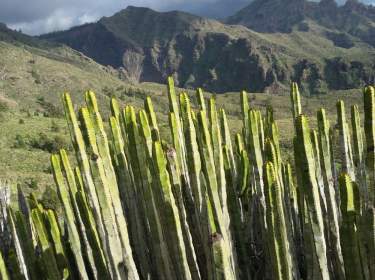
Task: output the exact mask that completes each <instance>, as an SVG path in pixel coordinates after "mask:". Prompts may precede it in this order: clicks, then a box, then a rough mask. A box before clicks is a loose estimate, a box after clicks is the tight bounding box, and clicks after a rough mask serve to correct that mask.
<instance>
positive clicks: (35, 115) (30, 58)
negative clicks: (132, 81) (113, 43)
mask: <svg viewBox="0 0 375 280" xmlns="http://www.w3.org/2000/svg"><path fill="white" fill-rule="evenodd" d="M224 28H228V29H230V28H231V27H224ZM236 30H238V29H236ZM241 32H242V31H241ZM243 32H248V31H245V30H244V31H243ZM267 36H268V35H267ZM267 36H265V35H264V37H265V38H264V39H265V40H268V39H269V38H267ZM269 36H273V37H272V40H275V38H276V37H278V36H279V35H269ZM300 36H301V37H302V39H306V37H304V36H303V34H302V35H300ZM278 40H279V41H280V42H282V41H283V38H281V37H280V38H278ZM286 44H287V43H286ZM0 57H1V59H0V101H1V102H2V103H6V104H7V105H8V107H9V110H8V111H7V112H5V113H4V112H3V113H1V116H0V159H1V160H0V180H1V179H8V180H10V181H12V182H14V183H18V184H21V186H22V187H23V188H24V189H25V190H26V191H27V192H28V191H31V188H30V186H29V185H30V182H31V181H32V180H34V181H36V182H37V183H38V186H37V188H38V192H39V193H40V194H41V193H42V192H43V190H44V189H45V187H46V186H53V185H54V183H53V179H52V176H51V175H50V170H49V157H50V154H49V153H48V152H46V151H43V150H41V149H36V148H33V147H32V146H31V145H30V144H29V143H30V142H32V141H35V140H36V141H38V139H39V138H38V137H39V134H40V133H44V134H45V135H47V137H49V138H50V139H53V138H54V137H56V136H59V137H60V138H61V139H62V143H63V145H65V146H68V147H69V143H70V139H69V134H68V131H67V129H66V122H65V120H64V119H63V118H62V117H59V118H51V117H44V116H43V112H44V111H45V110H46V108H45V107H43V106H41V105H40V104H39V103H38V100H40V99H43V100H45V101H46V102H47V104H48V103H50V104H52V105H54V106H57V108H59V107H60V105H61V104H60V103H61V102H60V96H61V93H62V92H64V91H69V92H71V93H72V96H73V100H74V102H75V103H76V104H82V101H83V100H82V97H83V92H84V91H85V90H87V89H93V90H94V91H95V92H96V93H97V96H98V100H99V102H100V103H101V108H102V109H103V111H104V112H105V114H104V115H105V116H106V113H107V112H108V104H109V95H114V96H117V97H119V98H120V99H121V103H122V105H124V104H131V105H134V106H136V107H137V108H139V107H141V106H142V104H143V99H144V97H145V96H146V94H150V95H152V98H153V101H154V104H155V107H156V110H157V113H158V117H159V121H160V122H161V123H162V124H161V130H162V133H163V134H164V135H165V136H166V137H167V138H168V126H167V116H166V115H165V112H166V111H167V108H168V100H167V96H166V87H165V86H164V85H158V84H153V83H143V84H141V85H138V86H137V87H139V88H141V89H142V90H144V91H145V92H143V93H142V92H141V93H138V94H137V95H133V96H129V95H124V93H123V91H124V89H125V88H128V87H130V86H129V85H128V84H125V83H124V82H122V81H120V80H119V79H117V78H116V76H114V75H113V74H111V73H109V71H108V69H107V68H105V67H103V66H100V65H98V64H96V63H95V62H93V61H92V60H90V59H88V58H86V57H84V56H82V55H80V54H79V53H76V52H74V51H72V50H70V49H68V48H65V47H53V48H52V49H51V48H50V47H49V48H45V49H43V48H36V47H31V46H27V45H24V44H21V45H20V44H14V43H9V42H8V43H7V42H4V41H0ZM37 80H38V82H36V81H37ZM189 93H190V95H191V96H192V97H193V103H194V101H195V99H194V92H192V91H189ZM209 96H210V94H207V97H209ZM250 98H251V99H252V100H253V101H252V104H253V106H254V107H257V108H262V109H265V108H266V106H267V105H272V106H273V107H274V108H275V112H276V114H275V115H276V118H277V119H278V120H279V124H280V130H281V135H284V138H283V139H281V140H282V146H283V148H284V149H285V150H288V149H290V147H291V137H292V131H293V129H292V122H291V114H290V106H289V96H288V93H287V92H284V94H280V95H268V94H262V93H257V94H250ZM338 98H343V99H344V100H346V101H347V103H348V104H353V103H358V104H361V94H360V93H359V92H347V93H345V92H338V93H332V94H330V95H328V96H317V97H313V98H309V99H304V100H303V106H304V108H305V112H306V113H307V114H308V115H310V116H315V111H316V109H317V108H319V107H322V106H323V107H325V108H327V109H328V111H329V114H330V116H331V119H332V121H335V103H336V100H337V99H338ZM239 101H240V99H239V94H238V93H227V94H222V95H218V96H217V103H218V105H219V106H220V107H224V108H225V109H226V111H227V113H228V117H229V121H230V127H231V129H232V130H233V133H235V132H238V131H239V130H240V129H241V127H242V123H241V121H240V115H241V113H240V104H239ZM47 109H48V108H47ZM348 111H349V110H348ZM20 119H22V120H23V122H24V123H23V124H22V123H20ZM21 122H22V121H21ZM52 122H55V124H57V126H58V128H59V131H58V132H54V131H53V130H52ZM55 126H56V125H55ZM289 132H290V133H289ZM17 135H20V136H18V137H19V138H21V139H23V140H24V141H25V142H26V145H25V146H24V147H20V148H15V147H14V145H15V143H16V137H17ZM70 152H71V151H70Z"/></svg>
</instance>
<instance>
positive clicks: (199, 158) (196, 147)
mask: <svg viewBox="0 0 375 280" xmlns="http://www.w3.org/2000/svg"><path fill="white" fill-rule="evenodd" d="M196 93H197V96H196V100H197V104H196V105H197V106H196V109H193V106H192V104H191V101H190V98H189V96H188V95H187V94H186V93H184V92H182V93H180V94H177V93H176V90H175V87H174V84H173V80H172V79H171V78H170V79H168V96H169V128H170V135H171V140H172V141H171V143H167V142H166V141H164V140H163V139H162V135H161V134H160V131H159V124H158V121H157V117H156V114H155V111H154V108H153V105H152V102H151V99H150V98H147V99H146V100H145V104H144V109H142V110H140V111H138V112H136V110H135V108H133V107H131V106H126V107H125V108H123V109H121V108H120V107H119V105H118V103H117V102H116V100H115V99H113V100H111V103H110V106H111V116H110V117H109V121H108V126H107V124H105V123H104V121H103V119H102V117H101V114H100V112H99V109H98V104H97V101H96V98H95V94H94V93H93V92H91V91H89V92H86V94H85V101H86V105H85V106H84V107H82V108H81V109H80V110H79V111H78V112H75V110H74V107H73V104H72V101H71V99H70V96H69V94H64V95H63V104H64V108H65V113H66V119H67V121H68V127H69V130H70V134H71V139H72V143H73V147H74V151H75V160H74V161H72V160H70V159H69V157H68V154H67V152H66V151H64V150H61V151H60V153H59V154H55V155H52V157H51V166H52V172H53V175H54V180H55V183H56V186H57V191H58V196H59V199H60V201H61V205H62V214H60V215H57V213H55V212H54V211H53V210H51V209H46V208H45V207H44V206H43V205H42V204H41V203H40V202H39V201H38V200H37V199H36V198H35V196H33V195H31V196H30V197H28V198H26V197H25V196H24V195H23V193H22V190H20V189H19V190H18V198H19V199H18V207H13V205H12V207H10V206H9V205H8V204H7V205H3V204H4V203H3V204H1V203H0V206H1V208H0V211H1V212H0V226H1V227H0V234H1V235H0V237H1V238H2V239H1V242H2V243H1V244H0V245H1V246H0V278H1V279H32V280H34V279H38V280H39V279H53V280H55V279H134V280H136V279H166V280H175V279H183V280H185V279H209V280H216V279H226V280H230V279H314V280H315V279H366V280H367V279H368V280H370V279H375V266H374V264H375V222H374V221H375V212H374V206H375V205H374V204H375V190H374V183H375V148H374V145H375V123H374V122H375V92H374V88H373V87H367V88H365V89H364V104H365V106H364V119H365V120H364V129H363V128H362V127H361V120H360V113H359V110H358V107H357V106H353V107H352V110H351V122H347V120H346V113H345V105H344V103H343V102H342V101H339V102H338V104H337V112H338V114H337V116H338V118H337V120H338V122H337V125H336V126H330V124H329V121H328V119H327V116H326V113H325V111H324V109H320V110H319V111H318V113H317V124H318V125H317V129H316V130H314V129H311V128H310V127H309V122H308V119H307V117H306V116H304V115H303V114H302V107H301V104H300V94H299V91H298V87H297V85H296V84H295V83H293V84H292V87H291V101H292V116H293V122H294V130H295V136H294V162H285V161H284V160H283V159H282V153H281V151H280V143H279V131H278V127H277V123H276V121H275V120H274V117H273V111H272V108H267V111H266V113H265V114H262V112H261V111H258V110H256V109H254V108H251V107H250V104H249V102H248V99H247V93H246V92H242V93H241V102H242V115H243V130H242V133H240V134H237V135H236V136H235V137H233V139H235V141H233V142H232V136H233V135H231V132H230V128H229V125H228V120H227V116H226V114H225V111H224V110H222V109H220V110H218V108H217V107H216V103H215V99H214V97H212V98H211V99H210V100H209V101H208V103H207V104H206V102H207V100H206V99H205V98H204V95H203V92H202V90H201V89H198V90H197V92H196ZM349 124H351V128H350V125H349ZM337 152H338V153H339V155H340V156H339V157H337V156H335V154H336V153H337ZM73 163H74V165H75V166H74V165H73ZM0 198H1V197H0ZM0 202H1V200H0ZM5 204H6V203H5ZM5 240H7V241H9V242H5ZM5 243H6V244H5Z"/></svg>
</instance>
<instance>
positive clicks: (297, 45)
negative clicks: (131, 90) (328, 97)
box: [41, 0, 375, 94]
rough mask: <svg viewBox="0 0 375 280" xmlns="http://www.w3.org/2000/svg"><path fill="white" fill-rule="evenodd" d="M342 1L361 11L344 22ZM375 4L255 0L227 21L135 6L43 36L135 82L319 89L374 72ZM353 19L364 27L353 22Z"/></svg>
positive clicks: (358, 82) (353, 82)
mask: <svg viewBox="0 0 375 280" xmlns="http://www.w3.org/2000/svg"><path fill="white" fill-rule="evenodd" d="M352 6H353V7H352ZM323 7H325V8H324V9H323ZM350 7H352V8H350ZM338 9H339V10H340V11H342V13H343V14H344V12H345V11H347V10H350V12H351V13H353V14H358V15H360V16H358V17H357V18H358V19H357V21H356V19H355V18H354V19H351V20H347V21H346V22H342V23H340V24H341V25H342V26H344V27H345V28H344V27H343V30H341V29H338V28H336V26H339V24H338V23H337V24H336V20H334V19H331V21H328V19H329V18H330V16H332V14H331V13H333V12H335V11H337V10H338ZM331 10H332V11H331ZM318 11H320V12H318ZM372 12H373V11H372V8H369V7H368V6H365V5H362V4H359V3H357V2H356V1H354V0H351V1H350V2H349V3H347V4H345V6H344V7H342V8H339V7H338V6H337V5H336V3H335V2H334V1H333V0H323V1H322V2H321V3H312V2H309V1H305V0H262V1H260V0H255V1H254V2H252V3H251V4H250V5H249V6H248V7H246V8H244V9H243V10H241V11H240V12H239V13H238V14H236V15H235V16H233V17H230V18H229V19H228V20H227V21H226V23H222V22H219V21H216V20H211V19H206V18H202V17H199V16H195V15H191V14H188V13H183V12H178V11H172V12H164V13H160V12H156V11H153V10H151V9H147V8H136V7H128V8H127V9H125V10H122V11H120V12H118V13H116V14H115V15H113V16H111V17H105V18H102V19H101V20H99V21H98V22H96V23H91V24H86V25H83V26H78V27H74V28H72V29H70V30H67V31H62V32H56V33H51V34H46V35H43V36H42V37H41V38H43V39H46V40H50V41H54V42H59V43H64V44H67V45H68V46H70V47H71V48H73V49H76V50H78V51H80V52H82V53H84V54H85V55H86V56H88V57H91V58H92V59H94V60H95V61H96V62H98V63H100V64H103V65H111V66H112V67H114V68H117V69H119V71H120V72H121V73H122V75H123V77H124V78H126V79H127V80H130V81H132V82H137V81H152V82H157V83H162V82H164V81H165V79H166V77H167V76H168V75H173V76H174V78H175V80H176V83H177V84H178V85H179V86H181V87H185V88H193V87H197V86H203V87H204V88H205V89H208V90H210V91H214V92H227V91H238V90H242V89H245V90H248V91H251V92H263V91H272V92H278V91H280V90H283V89H285V88H287V87H289V83H290V81H291V80H295V81H298V82H299V83H300V84H301V85H302V87H303V89H304V90H305V91H306V92H307V93H311V94H315V93H324V92H327V91H329V90H337V89H347V88H358V87H360V86H363V85H364V84H366V83H370V82H372V81H373V80H374V75H375V73H374V71H373V69H374V67H375V48H374V46H373V45H372V37H371V36H367V35H368V34H371V32H372V31H371V30H372V29H371V28H372V25H373V24H374V21H373V19H372ZM317 13H320V17H321V20H316V18H317V17H318V16H317V15H316V14H317ZM340 19H341V20H342V17H341V14H340ZM332 22H334V23H335V25H332ZM337 22H340V20H339V19H337ZM348 22H349V23H352V24H354V23H355V22H357V23H358V24H359V23H360V24H361V25H360V26H361V28H360V29H359V30H357V31H355V29H353V28H352V29H350V28H349V27H348V26H349V23H348ZM362 27H363V28H364V27H366V28H367V29H366V30H365V29H363V28H362ZM346 29H348V30H350V32H349V31H348V32H347V31H346ZM367 31H368V32H367ZM361 32H362V33H363V34H362V33H361ZM366 34H367V35H366ZM366 36H367V37H366ZM366 38H367V39H366Z"/></svg>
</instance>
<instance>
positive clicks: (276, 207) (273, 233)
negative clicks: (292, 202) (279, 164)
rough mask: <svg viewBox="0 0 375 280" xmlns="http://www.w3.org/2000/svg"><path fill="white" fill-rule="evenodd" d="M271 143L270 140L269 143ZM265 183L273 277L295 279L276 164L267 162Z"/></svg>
mask: <svg viewBox="0 0 375 280" xmlns="http://www.w3.org/2000/svg"><path fill="white" fill-rule="evenodd" d="M270 144H271V143H270V142H268V145H270ZM264 171H265V175H264V181H265V182H264V185H265V196H266V204H267V213H266V216H267V235H268V240H269V250H270V256H271V260H272V267H273V273H272V275H273V279H293V276H292V270H293V265H292V255H291V252H290V250H289V249H290V244H289V241H288V237H287V228H286V224H285V215H284V206H283V200H282V195H281V194H282V190H281V188H280V184H279V182H278V178H277V173H276V172H275V169H274V165H273V164H272V163H271V162H267V163H266V164H265V167H264Z"/></svg>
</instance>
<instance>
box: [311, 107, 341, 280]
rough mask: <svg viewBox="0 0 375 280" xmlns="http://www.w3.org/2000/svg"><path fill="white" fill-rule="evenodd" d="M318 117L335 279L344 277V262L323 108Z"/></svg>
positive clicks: (329, 144)
mask: <svg viewBox="0 0 375 280" xmlns="http://www.w3.org/2000/svg"><path fill="white" fill-rule="evenodd" d="M317 119H318V131H319V134H318V138H319V139H318V142H319V150H320V165H321V169H322V176H323V182H324V194H325V197H326V203H327V204H326V205H327V222H328V236H329V240H328V241H329V243H330V245H331V247H333V248H335V250H332V251H331V252H332V255H333V261H332V263H333V267H334V275H335V276H336V278H337V279H345V271H344V263H343V258H342V252H341V245H340V242H339V240H340V231H339V215H338V211H339V207H338V205H337V203H336V191H335V187H334V180H335V179H334V177H333V174H332V164H333V163H332V158H331V149H332V146H331V142H330V137H329V121H328V120H327V117H326V112H325V110H324V109H320V110H319V111H318V113H317Z"/></svg>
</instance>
